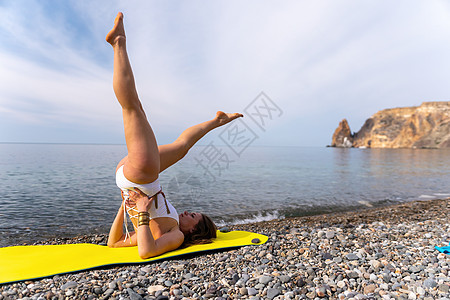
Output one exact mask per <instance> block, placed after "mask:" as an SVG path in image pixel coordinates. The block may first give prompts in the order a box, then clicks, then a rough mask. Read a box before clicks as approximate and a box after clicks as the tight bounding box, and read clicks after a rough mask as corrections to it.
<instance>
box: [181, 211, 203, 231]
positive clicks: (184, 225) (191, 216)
mask: <svg viewBox="0 0 450 300" xmlns="http://www.w3.org/2000/svg"><path fill="white" fill-rule="evenodd" d="M202 218H203V216H202V214H201V213H197V212H187V211H185V212H184V213H181V214H180V215H179V219H180V223H179V225H180V230H181V231H182V232H183V233H192V232H193V231H194V229H195V226H197V224H198V222H200V220H201V219H202Z"/></svg>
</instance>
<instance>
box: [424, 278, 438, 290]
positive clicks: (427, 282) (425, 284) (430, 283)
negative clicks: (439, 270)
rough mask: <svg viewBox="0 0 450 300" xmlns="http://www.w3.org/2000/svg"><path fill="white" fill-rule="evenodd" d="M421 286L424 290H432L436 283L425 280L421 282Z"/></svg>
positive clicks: (431, 280)
mask: <svg viewBox="0 0 450 300" xmlns="http://www.w3.org/2000/svg"><path fill="white" fill-rule="evenodd" d="M423 286H424V287H426V288H434V287H435V286H437V282H436V281H434V280H433V279H431V278H427V279H425V281H424V282H423Z"/></svg>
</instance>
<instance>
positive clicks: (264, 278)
mask: <svg viewBox="0 0 450 300" xmlns="http://www.w3.org/2000/svg"><path fill="white" fill-rule="evenodd" d="M270 281H272V277H270V276H266V275H264V276H261V277H260V278H259V283H261V284H264V285H266V284H268V283H269V282H270Z"/></svg>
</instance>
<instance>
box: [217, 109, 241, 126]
mask: <svg viewBox="0 0 450 300" xmlns="http://www.w3.org/2000/svg"><path fill="white" fill-rule="evenodd" d="M243 116H244V115H243V114H239V113H234V114H226V113H224V112H223V111H218V112H217V113H216V117H215V118H214V119H215V120H216V121H217V124H218V125H217V127H219V126H222V125H225V124H227V123H229V122H231V121H233V120H234V119H237V118H241V117H243Z"/></svg>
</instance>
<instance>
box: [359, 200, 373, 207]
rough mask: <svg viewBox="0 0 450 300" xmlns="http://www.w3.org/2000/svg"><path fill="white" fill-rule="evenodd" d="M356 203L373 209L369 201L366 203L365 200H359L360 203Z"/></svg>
mask: <svg viewBox="0 0 450 300" xmlns="http://www.w3.org/2000/svg"><path fill="white" fill-rule="evenodd" d="M358 203H359V204H362V205H365V206H367V207H373V205H372V204H371V203H370V202H369V201H366V200H360V201H358Z"/></svg>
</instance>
